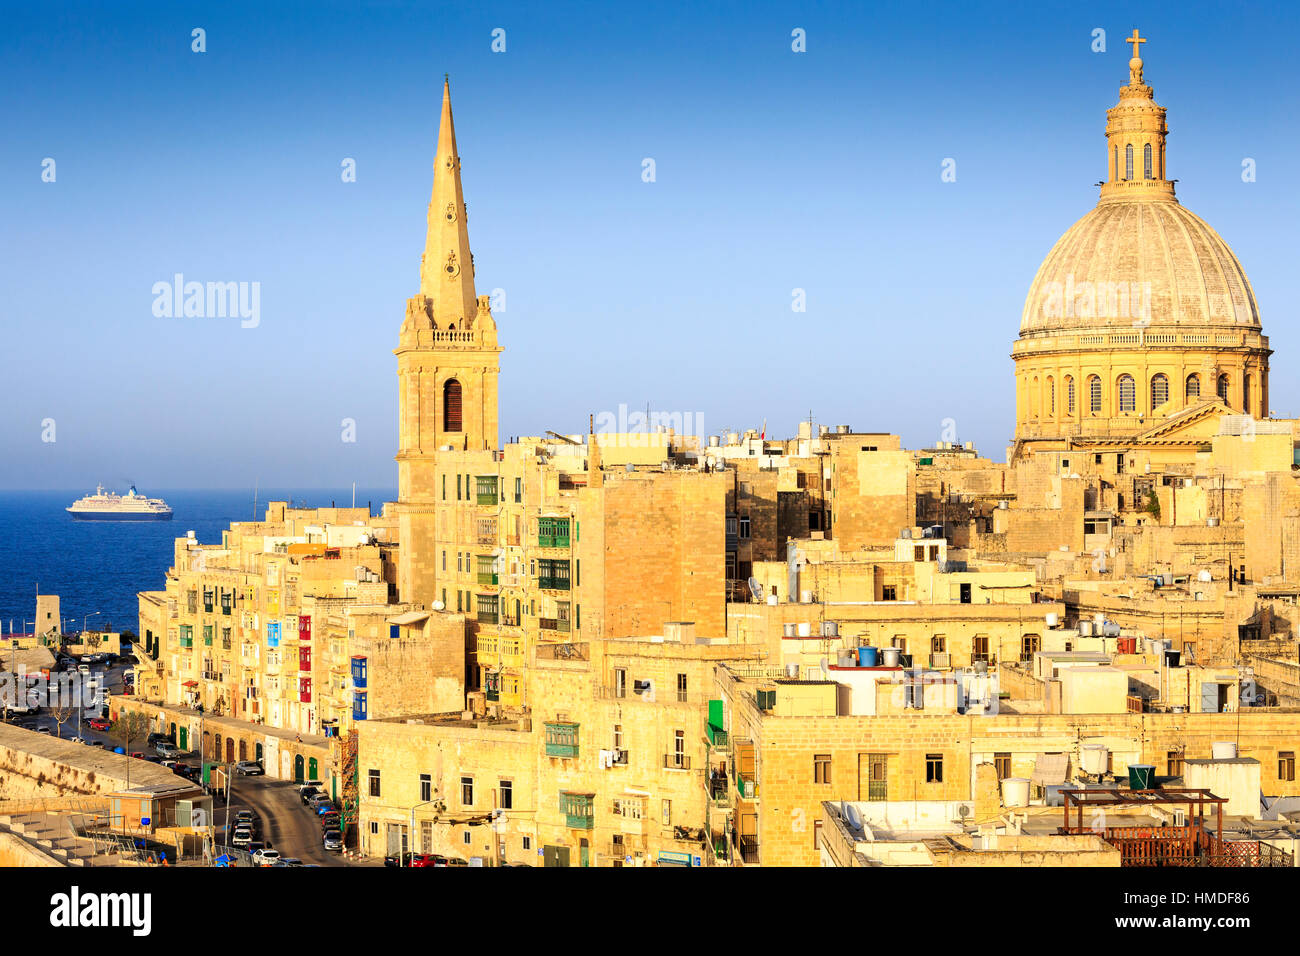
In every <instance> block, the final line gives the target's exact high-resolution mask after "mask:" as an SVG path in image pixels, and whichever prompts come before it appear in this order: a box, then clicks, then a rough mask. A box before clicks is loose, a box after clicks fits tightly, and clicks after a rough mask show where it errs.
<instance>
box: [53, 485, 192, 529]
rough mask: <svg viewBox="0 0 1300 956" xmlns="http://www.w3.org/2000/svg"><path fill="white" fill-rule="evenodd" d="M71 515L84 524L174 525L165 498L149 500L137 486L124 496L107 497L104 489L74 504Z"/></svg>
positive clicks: (109, 494) (97, 489)
mask: <svg viewBox="0 0 1300 956" xmlns="http://www.w3.org/2000/svg"><path fill="white" fill-rule="evenodd" d="M68 513H69V514H71V515H72V517H74V518H78V519H80V520H82V521H171V520H172V509H171V508H169V507H167V502H165V501H163V500H162V499H161V498H146V497H145V496H144V495H142V494H139V493H137V492H136V490H135V485H132V486H131V490H130V491H128V492H127V493H126V494H124V495H119V494H115V493H113V492H111V491H110V492H108V493H107V494H105V493H104V486H103V485H100V486H99V487H97V488H96V489H95V493H94V494H93V495H86V497H84V498H81V499H79V500H77V501H74V502H73V503H72V507H70V508H68Z"/></svg>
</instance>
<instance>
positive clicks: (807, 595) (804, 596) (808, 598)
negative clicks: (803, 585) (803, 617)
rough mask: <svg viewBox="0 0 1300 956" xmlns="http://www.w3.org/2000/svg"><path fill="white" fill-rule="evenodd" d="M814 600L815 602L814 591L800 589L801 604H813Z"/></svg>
mask: <svg viewBox="0 0 1300 956" xmlns="http://www.w3.org/2000/svg"><path fill="white" fill-rule="evenodd" d="M812 602H813V593H812V592H811V591H800V592H799V603H800V604H811V603H812Z"/></svg>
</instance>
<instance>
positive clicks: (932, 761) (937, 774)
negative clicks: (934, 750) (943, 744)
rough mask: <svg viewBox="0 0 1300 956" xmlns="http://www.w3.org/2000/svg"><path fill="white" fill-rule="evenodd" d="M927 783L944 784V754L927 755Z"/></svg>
mask: <svg viewBox="0 0 1300 956" xmlns="http://www.w3.org/2000/svg"><path fill="white" fill-rule="evenodd" d="M925 782H926V783H943V754H926V755H925Z"/></svg>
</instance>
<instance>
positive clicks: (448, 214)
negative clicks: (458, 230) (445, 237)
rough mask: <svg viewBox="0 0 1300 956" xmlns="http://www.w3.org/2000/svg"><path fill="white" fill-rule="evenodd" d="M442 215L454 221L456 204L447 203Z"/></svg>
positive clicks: (449, 220)
mask: <svg viewBox="0 0 1300 956" xmlns="http://www.w3.org/2000/svg"><path fill="white" fill-rule="evenodd" d="M444 216H445V218H446V220H447V221H448V222H455V221H456V204H455V203H454V202H449V203H447V211H446V213H445V214H444Z"/></svg>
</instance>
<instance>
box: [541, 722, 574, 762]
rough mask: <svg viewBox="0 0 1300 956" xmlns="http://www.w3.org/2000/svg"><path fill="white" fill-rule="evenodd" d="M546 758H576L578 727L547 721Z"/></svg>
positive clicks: (566, 723)
mask: <svg viewBox="0 0 1300 956" xmlns="http://www.w3.org/2000/svg"><path fill="white" fill-rule="evenodd" d="M546 756H548V757H565V758H576V757H577V756H578V725H577V724H571V723H568V722H565V721H547V722H546Z"/></svg>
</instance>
